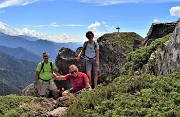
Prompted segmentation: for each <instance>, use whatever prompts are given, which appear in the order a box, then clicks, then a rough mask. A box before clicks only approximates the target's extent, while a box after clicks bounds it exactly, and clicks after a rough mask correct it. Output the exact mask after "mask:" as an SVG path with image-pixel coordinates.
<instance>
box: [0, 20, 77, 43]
mask: <svg viewBox="0 0 180 117" xmlns="http://www.w3.org/2000/svg"><path fill="white" fill-rule="evenodd" d="M52 25H56V23H52ZM0 31H1V32H3V33H5V34H8V35H12V36H18V35H27V36H31V37H37V38H40V39H44V40H49V41H54V42H75V41H76V40H73V38H72V37H71V36H69V35H68V34H66V33H63V34H60V35H51V34H47V33H40V32H37V31H35V30H30V29H28V28H23V29H19V28H14V29H10V28H9V26H8V25H7V24H5V23H3V22H0Z"/></svg>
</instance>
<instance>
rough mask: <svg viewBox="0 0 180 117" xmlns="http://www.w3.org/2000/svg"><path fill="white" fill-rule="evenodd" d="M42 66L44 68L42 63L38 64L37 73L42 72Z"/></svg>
mask: <svg viewBox="0 0 180 117" xmlns="http://www.w3.org/2000/svg"><path fill="white" fill-rule="evenodd" d="M41 66H42V63H41V62H40V63H38V65H37V67H36V71H38V72H40V70H41Z"/></svg>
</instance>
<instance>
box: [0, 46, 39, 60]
mask: <svg viewBox="0 0 180 117" xmlns="http://www.w3.org/2000/svg"><path fill="white" fill-rule="evenodd" d="M0 51H2V52H4V53H6V54H9V55H11V56H13V57H15V58H17V59H22V60H27V61H33V62H39V61H41V60H42V57H41V56H40V55H39V56H38V55H36V54H34V53H32V52H31V51H29V50H27V49H25V48H22V47H17V48H9V47H5V46H0Z"/></svg>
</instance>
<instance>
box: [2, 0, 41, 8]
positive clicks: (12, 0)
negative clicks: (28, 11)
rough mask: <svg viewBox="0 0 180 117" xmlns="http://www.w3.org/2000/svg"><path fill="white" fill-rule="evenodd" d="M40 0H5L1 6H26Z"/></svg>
mask: <svg viewBox="0 0 180 117" xmlns="http://www.w3.org/2000/svg"><path fill="white" fill-rule="evenodd" d="M37 1H39V0H4V1H2V2H0V8H5V7H10V6H18V5H20V6H24V5H28V4H31V3H34V2H37Z"/></svg>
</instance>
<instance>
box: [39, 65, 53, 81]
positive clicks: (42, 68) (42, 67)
mask: <svg viewBox="0 0 180 117" xmlns="http://www.w3.org/2000/svg"><path fill="white" fill-rule="evenodd" d="M50 66H51V72H52V71H53V68H52V62H50ZM42 70H43V72H44V62H41V69H40V71H39V73H40V72H41V71H42ZM38 78H39V79H41V80H43V81H49V80H44V79H42V78H40V77H39V76H38ZM50 80H51V79H50Z"/></svg>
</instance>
